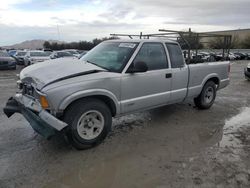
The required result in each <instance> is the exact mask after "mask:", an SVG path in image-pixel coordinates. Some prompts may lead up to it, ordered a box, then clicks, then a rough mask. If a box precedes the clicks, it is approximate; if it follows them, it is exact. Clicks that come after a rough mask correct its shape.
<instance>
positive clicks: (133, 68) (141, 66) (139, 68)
mask: <svg viewBox="0 0 250 188" xmlns="http://www.w3.org/2000/svg"><path fill="white" fill-rule="evenodd" d="M147 71H148V66H147V64H146V63H145V62H143V61H138V62H135V63H132V64H131V65H130V67H129V68H128V70H127V73H137V72H138V73H139V72H147Z"/></svg>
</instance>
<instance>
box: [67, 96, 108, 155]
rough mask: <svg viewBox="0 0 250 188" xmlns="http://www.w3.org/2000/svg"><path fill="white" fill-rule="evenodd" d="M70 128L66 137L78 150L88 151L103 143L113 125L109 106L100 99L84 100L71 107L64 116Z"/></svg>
mask: <svg viewBox="0 0 250 188" xmlns="http://www.w3.org/2000/svg"><path fill="white" fill-rule="evenodd" d="M64 121H65V122H66V123H68V125H69V127H68V129H67V130H66V135H67V137H68V140H69V141H70V143H71V144H72V145H73V147H75V148H76V149H80V150H82V149H88V148H91V147H94V146H96V145H98V144H99V143H101V142H102V141H103V140H104V139H105V138H106V136H107V134H108V132H109V131H110V129H111V125H112V115H111V112H110V109H109V108H108V107H107V105H106V104H105V103H104V102H102V101H100V100H98V99H84V100H79V101H77V102H75V103H74V104H73V105H71V106H70V107H69V109H68V110H67V111H66V113H65V116H64Z"/></svg>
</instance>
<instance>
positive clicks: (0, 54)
mask: <svg viewBox="0 0 250 188" xmlns="http://www.w3.org/2000/svg"><path fill="white" fill-rule="evenodd" d="M0 57H10V55H9V54H8V53H7V52H0Z"/></svg>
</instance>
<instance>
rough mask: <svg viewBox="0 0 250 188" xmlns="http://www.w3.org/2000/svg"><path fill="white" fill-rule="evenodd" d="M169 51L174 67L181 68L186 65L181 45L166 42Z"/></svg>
mask: <svg viewBox="0 0 250 188" xmlns="http://www.w3.org/2000/svg"><path fill="white" fill-rule="evenodd" d="M166 46H167V48H168V51H169V57H170V61H171V66H172V68H181V67H183V66H184V60H183V55H182V51H181V49H180V47H179V46H178V45H177V44H170V43H169V44H168V43H167V44H166Z"/></svg>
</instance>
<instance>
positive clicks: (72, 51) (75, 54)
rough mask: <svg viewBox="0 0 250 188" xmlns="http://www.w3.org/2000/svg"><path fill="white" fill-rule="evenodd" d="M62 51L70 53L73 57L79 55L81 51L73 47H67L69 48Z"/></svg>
mask: <svg viewBox="0 0 250 188" xmlns="http://www.w3.org/2000/svg"><path fill="white" fill-rule="evenodd" d="M62 51H63V52H68V53H70V54H71V55H73V56H75V57H79V56H80V55H81V53H79V51H78V50H75V49H69V50H62Z"/></svg>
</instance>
